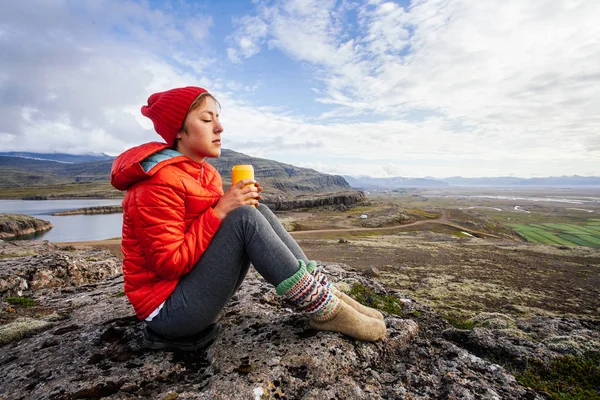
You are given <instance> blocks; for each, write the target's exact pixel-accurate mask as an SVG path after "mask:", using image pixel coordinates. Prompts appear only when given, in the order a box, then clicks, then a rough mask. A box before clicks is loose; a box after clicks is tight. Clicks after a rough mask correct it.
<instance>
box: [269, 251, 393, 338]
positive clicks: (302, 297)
mask: <svg viewBox="0 0 600 400" xmlns="http://www.w3.org/2000/svg"><path fill="white" fill-rule="evenodd" d="M299 263H300V268H299V269H298V271H297V272H296V273H295V274H294V275H292V276H291V277H289V278H287V279H286V280H284V281H283V282H281V283H280V284H279V285H277V294H279V295H280V296H283V297H284V298H286V299H288V300H291V301H292V302H294V303H296V304H297V305H298V306H299V307H301V308H303V309H304V310H305V311H307V312H308V313H310V314H311V315H312V316H311V319H310V325H311V326H312V327H313V328H315V329H319V330H325V331H333V332H340V333H343V334H345V335H348V336H351V337H353V338H355V339H359V340H365V341H375V340H378V339H381V338H382V337H383V336H385V332H386V329H385V324H384V323H383V321H380V320H377V319H374V318H370V317H367V316H366V315H363V314H361V313H359V312H358V311H356V310H355V309H353V308H352V307H350V306H348V305H347V304H346V303H344V302H343V301H340V300H339V299H338V298H337V297H336V296H335V295H334V294H333V292H332V291H331V290H329V288H328V287H327V286H322V285H320V284H319V283H318V282H317V281H316V280H315V278H314V277H313V276H312V275H311V274H310V273H308V271H307V270H306V265H305V264H304V262H303V261H302V260H300V261H299Z"/></svg>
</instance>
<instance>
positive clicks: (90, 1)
mask: <svg viewBox="0 0 600 400" xmlns="http://www.w3.org/2000/svg"><path fill="white" fill-rule="evenodd" d="M599 20H600V1H598V0H527V1H525V0H502V1H498V0H477V1H474V0H414V1H399V2H384V1H378V0H373V1H346V0H338V1H334V0H290V1H278V0H266V1H263V0H253V1H250V0H248V1H244V0H235V1H227V0H219V1H217V0H213V1H192V0H189V1H183V0H171V1H160V0H71V1H68V0H36V1H33V0H21V1H2V2H0V149H1V151H33V152H48V151H56V152H65V153H72V154H81V153H87V152H105V153H108V154H111V155H117V154H119V153H120V152H122V151H123V150H125V149H127V148H129V147H132V146H135V145H138V144H141V143H143V142H147V141H153V140H158V139H160V137H159V136H158V135H157V134H156V133H154V131H153V130H152V125H151V123H150V121H149V120H147V119H146V118H144V117H143V116H142V115H141V114H140V111H139V110H140V107H141V106H142V105H143V104H145V102H146V99H147V98H148V96H149V95H150V94H151V93H153V92H155V91H162V90H166V89H170V88H173V87H178V86H186V85H197V86H203V87H206V88H207V89H209V91H211V92H212V93H213V94H214V95H215V96H216V97H217V99H218V100H219V101H220V102H221V104H222V115H221V120H222V122H223V125H224V127H225V132H224V133H223V146H224V147H225V148H229V149H232V150H235V151H239V152H242V153H246V154H250V155H254V156H258V157H264V158H270V159H275V160H278V161H282V162H287V163H290V164H294V165H298V166H304V167H311V168H315V169H317V170H319V171H322V172H327V173H335V174H347V175H371V176H404V177H423V176H433V177H440V178H443V177H449V176H456V175H461V176H465V177H481V176H506V175H513V176H521V177H534V176H557V175H575V174H577V175H600V112H599V110H600V23H598V21H599Z"/></svg>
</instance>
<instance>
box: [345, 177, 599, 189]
mask: <svg viewBox="0 0 600 400" xmlns="http://www.w3.org/2000/svg"><path fill="white" fill-rule="evenodd" d="M344 179H346V181H348V183H350V186H352V188H354V189H363V190H375V189H389V190H392V189H398V188H444V187H451V186H453V187H457V186H462V187H565V188H568V187H600V177H597V176H577V175H574V176H558V177H547V178H515V177H510V176H507V177H496V178H463V177H460V176H456V177H452V178H444V179H437V178H403V177H391V178H372V177H368V176H360V177H352V176H347V175H344Z"/></svg>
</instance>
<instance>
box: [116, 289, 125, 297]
mask: <svg viewBox="0 0 600 400" xmlns="http://www.w3.org/2000/svg"><path fill="white" fill-rule="evenodd" d="M114 296H115V297H123V296H125V292H124V291H122V290H121V291H120V292H119V293H116V294H115V295H114Z"/></svg>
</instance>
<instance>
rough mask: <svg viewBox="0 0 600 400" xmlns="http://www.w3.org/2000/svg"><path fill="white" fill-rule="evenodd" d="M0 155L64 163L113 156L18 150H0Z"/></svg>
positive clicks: (102, 159) (105, 158)
mask: <svg viewBox="0 0 600 400" xmlns="http://www.w3.org/2000/svg"><path fill="white" fill-rule="evenodd" d="M0 156H7V157H20V158H26V159H33V160H42V161H58V162H65V163H83V162H90V161H106V160H112V159H114V157H111V156H109V155H106V154H82V155H76V154H62V153H28V152H22V151H21V152H20V151H9V152H0Z"/></svg>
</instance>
